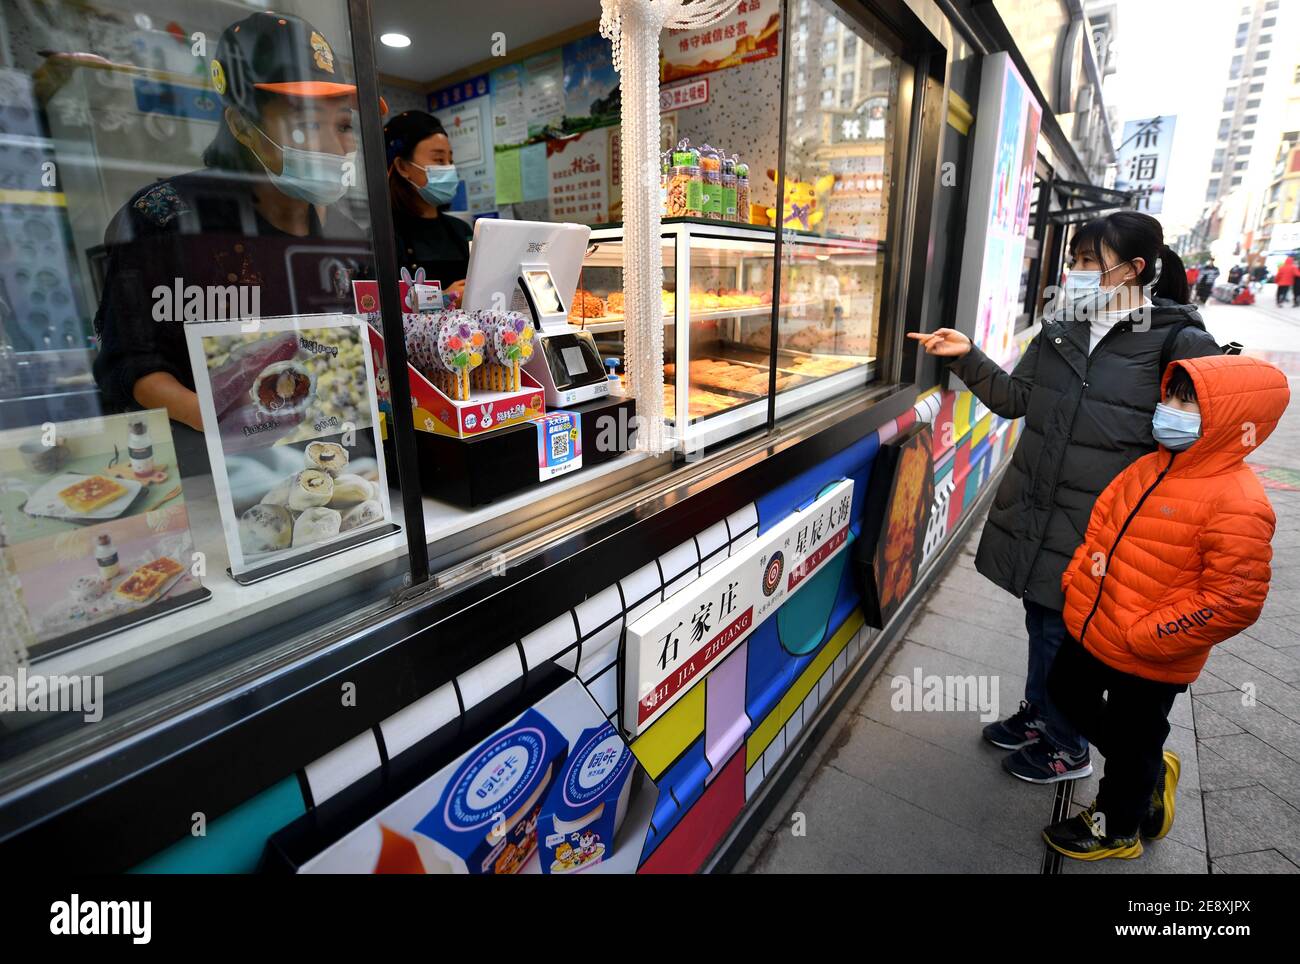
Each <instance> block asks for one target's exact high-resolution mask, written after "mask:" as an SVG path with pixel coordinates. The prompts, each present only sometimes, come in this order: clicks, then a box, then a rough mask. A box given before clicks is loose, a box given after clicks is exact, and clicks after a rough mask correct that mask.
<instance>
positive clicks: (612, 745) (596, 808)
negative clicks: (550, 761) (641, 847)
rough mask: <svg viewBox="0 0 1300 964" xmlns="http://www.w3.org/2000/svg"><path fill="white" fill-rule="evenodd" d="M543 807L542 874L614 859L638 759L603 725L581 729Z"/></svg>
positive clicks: (539, 828) (540, 828)
mask: <svg viewBox="0 0 1300 964" xmlns="http://www.w3.org/2000/svg"><path fill="white" fill-rule="evenodd" d="M575 746H576V747H577V749H576V750H574V752H573V753H572V754H571V755H570V756H569V759H568V760H567V761H566V762H565V764H564V768H563V769H562V770H561V771H560V776H559V779H557V780H556V781H555V784H554V785H553V786H552V787H551V792H550V793H549V794H548V795H547V797H546V802H545V803H543V804H542V809H541V817H540V819H539V820H538V823H537V833H538V838H539V841H540V847H541V853H540V855H539V856H540V858H541V870H542V873H544V874H570V873H574V872H576V871H579V870H584V869H586V868H587V867H591V866H594V865H595V864H598V863H600V862H601V861H602V860H604V859H606V858H608V857H610V856H612V855H613V850H614V835H615V834H617V833H618V828H619V826H620V825H621V824H622V823H623V817H624V815H625V814H626V812H627V802H628V799H629V797H630V796H631V795H632V786H633V783H634V782H635V781H634V779H633V778H634V776H635V775H636V769H637V767H636V760H635V758H634V757H633V756H632V751H631V750H630V749H628V746H627V744H626V743H624V742H623V738H622V737H621V736H619V735H618V732H617V731H616V730H615V729H614V727H613V726H612V725H611V724H610V723H608V722H606V723H605V724H604V725H603V726H597V727H592V728H591V729H588V730H583V731H582V734H581V735H580V736H579V737H578V739H577V741H576V743H575Z"/></svg>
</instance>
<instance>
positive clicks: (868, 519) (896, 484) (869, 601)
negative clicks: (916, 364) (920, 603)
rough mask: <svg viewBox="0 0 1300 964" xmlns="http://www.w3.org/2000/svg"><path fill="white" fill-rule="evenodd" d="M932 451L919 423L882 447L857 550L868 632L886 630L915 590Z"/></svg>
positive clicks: (930, 492) (930, 494) (929, 500)
mask: <svg viewBox="0 0 1300 964" xmlns="http://www.w3.org/2000/svg"><path fill="white" fill-rule="evenodd" d="M933 447H934V440H933V438H932V429H931V428H930V426H929V424H928V423H924V422H920V423H917V424H916V425H914V426H913V427H912V428H911V429H909V430H908V431H906V432H904V433H902V434H901V435H897V436H895V437H894V438H892V439H890V440H889V441H888V442H885V443H884V444H883V445H881V446H880V451H879V452H878V453H877V454H876V458H875V461H874V462H873V463H872V466H871V478H870V480H869V481H868V482H867V494H866V498H865V499H864V501H863V512H862V539H861V540H860V541H859V542H858V546H857V550H856V559H857V566H858V571H859V573H861V575H862V577H863V578H862V612H863V615H864V616H865V618H866V621H867V625H868V626H875V627H876V628H877V629H883V628H884V627H885V625H886V624H887V623H888V622H889V620H890V619H891V618H892V617H893V615H894V613H896V612H897V611H898V607H899V606H900V605H901V604H902V602H903V600H904V599H906V598H907V594H908V593H909V592H911V591H912V588H913V587H914V586H915V585H916V574H917V572H918V571H919V570H920V567H921V562H922V561H923V560H924V558H925V539H926V531H927V529H928V528H929V524H930V513H931V511H932V508H933V506H932V504H933V502H934V462H933V456H932V451H933Z"/></svg>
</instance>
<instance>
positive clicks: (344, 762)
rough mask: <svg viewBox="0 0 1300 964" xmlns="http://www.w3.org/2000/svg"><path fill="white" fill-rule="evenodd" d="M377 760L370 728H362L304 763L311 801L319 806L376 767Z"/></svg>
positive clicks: (377, 764) (376, 751)
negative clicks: (358, 733) (317, 756)
mask: <svg viewBox="0 0 1300 964" xmlns="http://www.w3.org/2000/svg"><path fill="white" fill-rule="evenodd" d="M379 764H380V759H379V744H378V743H376V742H375V734H374V732H373V731H372V730H366V732H364V733H362V734H361V735H359V736H356V737H353V738H352V739H351V740H348V742H346V743H344V744H343V745H342V746H338V747H335V748H334V749H333V750H330V751H329V752H328V753H326V754H325V755H324V756H323V757H320V758H319V759H318V760H315V761H313V762H312V763H308V764H307V766H306V767H304V769H305V770H306V773H307V784H308V785H309V786H310V787H311V798H312V801H313V802H314V803H315V804H316V805H317V806H320V805H321V804H322V803H324V802H325V801H326V800H328V799H329V798H330V797H332V796H334V794H336V793H338V792H339V791H340V790H342V789H343V788H344V787H348V786H351V785H352V784H353V783H355V782H356V781H357V780H360V779H361V778H362V777H363V776H365V775H366V774H367V773H370V772H371V771H372V770H377V769H379Z"/></svg>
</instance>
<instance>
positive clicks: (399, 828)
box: [268, 679, 658, 875]
mask: <svg viewBox="0 0 1300 964" xmlns="http://www.w3.org/2000/svg"><path fill="white" fill-rule="evenodd" d="M641 776H642V773H641V771H640V769H639V767H638V765H637V763H636V760H635V758H634V757H633V756H632V753H631V751H630V750H629V749H628V747H627V744H626V743H625V742H624V741H623V739H622V737H620V736H619V735H618V733H617V732H616V731H615V730H614V728H613V727H612V726H611V725H610V724H609V723H608V722H607V721H606V719H605V717H604V714H603V713H602V712H601V710H600V707H599V706H597V705H596V703H595V701H594V700H593V699H592V698H591V696H590V694H589V693H588V692H587V690H586V687H584V686H583V684H582V682H581V681H580V680H578V679H571V680H569V681H568V682H567V683H565V684H564V685H563V686H561V687H560V688H559V689H557V690H556V691H555V692H554V693H552V694H551V695H550V696H547V697H546V698H545V699H542V700H541V701H539V702H538V703H537V704H535V705H534V706H532V707H531V708H529V709H527V710H525V711H524V712H523V713H522V714H521V715H519V716H517V717H516V718H515V719H513V720H511V721H510V722H508V723H506V724H505V725H504V726H502V727H501V728H500V729H498V730H496V731H495V732H494V733H492V734H491V735H490V736H488V737H487V738H486V739H484V740H483V741H482V742H481V743H478V744H476V745H475V746H472V747H471V748H470V749H468V750H467V751H466V752H465V753H463V754H462V755H461V756H460V757H459V758H457V759H456V760H455V761H453V762H452V763H450V764H448V765H447V766H446V767H444V768H442V769H441V770H439V771H438V772H437V773H435V774H433V776H431V777H429V778H428V779H427V780H425V781H424V782H423V783H421V784H420V785H419V786H417V787H415V788H414V789H413V790H411V791H410V792H408V793H407V794H405V795H404V796H402V797H401V798H399V799H398V800H396V801H395V802H393V803H392V804H390V805H389V806H387V807H385V808H384V809H383V810H381V811H380V812H379V813H377V814H376V815H375V816H374V817H373V818H372V819H370V820H367V821H366V822H364V823H363V824H361V825H360V826H359V827H357V828H356V829H354V830H352V831H351V832H349V833H348V834H346V835H345V836H343V837H342V838H341V839H338V840H336V841H332V842H330V843H329V844H328V845H326V846H324V847H321V846H319V845H318V842H317V839H316V836H317V831H316V829H315V821H314V818H313V817H312V816H311V815H308V816H306V817H303V818H301V820H299V821H298V822H297V825H295V824H290V826H289V827H286V828H285V829H284V830H283V831H281V832H279V833H278V834H276V835H275V836H273V837H272V838H271V844H270V847H269V848H268V853H271V854H275V855H276V857H277V858H282V859H283V860H285V861H286V862H287V863H288V864H290V865H291V867H292V868H293V869H296V870H297V871H298V872H299V873H307V874H338V873H344V874H457V873H459V874H476V875H477V874H514V873H524V874H530V873H547V874H568V873H574V872H584V873H632V872H634V871H635V870H636V868H637V864H638V862H639V860H640V857H641V851H642V848H643V846H644V843H645V839H646V833H647V831H648V829H649V826H650V815H651V814H652V813H653V811H654V805H655V803H656V801H657V798H658V793H657V792H656V790H655V786H654V784H653V783H651V782H650V781H649V780H644V779H640V777H641Z"/></svg>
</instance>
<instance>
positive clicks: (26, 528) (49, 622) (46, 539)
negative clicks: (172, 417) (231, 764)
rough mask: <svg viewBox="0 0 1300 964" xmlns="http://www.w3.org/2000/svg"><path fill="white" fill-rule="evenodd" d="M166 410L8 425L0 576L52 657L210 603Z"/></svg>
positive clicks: (2, 441) (2, 444)
mask: <svg viewBox="0 0 1300 964" xmlns="http://www.w3.org/2000/svg"><path fill="white" fill-rule="evenodd" d="M202 571H203V566H202V561H201V557H200V555H199V554H198V553H196V552H195V551H194V540H193V537H192V536H191V534H190V523H189V513H188V510H187V509H186V506H185V494H184V491H183V489H182V487H181V475H180V470H179V469H178V468H177V463H176V447H175V445H174V444H173V442H172V434H171V426H170V424H169V422H168V420H167V413H166V412H165V411H164V410H162V409H151V410H149V411H144V412H130V413H127V414H124V415H111V416H104V417H101V418H89V419H81V420H78V421H73V422H60V423H48V424H45V425H34V426H30V427H27V428H19V429H10V430H8V431H4V432H0V579H5V580H7V581H8V582H9V584H10V587H11V588H15V589H16V590H17V592H16V593H15V596H16V598H17V599H19V600H20V604H21V606H22V609H23V613H22V614H15V613H7V614H6V618H11V617H14V616H18V617H19V619H20V620H21V622H23V623H25V624H26V626H27V627H28V629H29V631H30V633H31V637H32V640H33V642H32V643H31V644H30V655H31V656H32V657H34V658H40V657H42V656H48V655H51V654H53V653H55V652H59V651H61V650H63V649H67V648H69V647H71V646H74V645H77V644H79V643H82V642H87V641H89V640H91V639H94V638H98V637H99V636H102V635H105V634H107V633H110V632H116V631H118V630H121V629H123V628H125V627H126V626H128V625H130V624H132V623H134V622H138V621H140V620H142V619H146V618H152V617H154V616H157V615H161V614H162V613H164V612H171V611H173V610H175V609H179V608H184V607H185V606H189V605H193V604H194V603H196V602H202V601H203V600H205V599H207V598H208V597H209V593H208V591H207V590H206V589H203V588H202V586H201V584H200V576H201V575H202Z"/></svg>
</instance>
